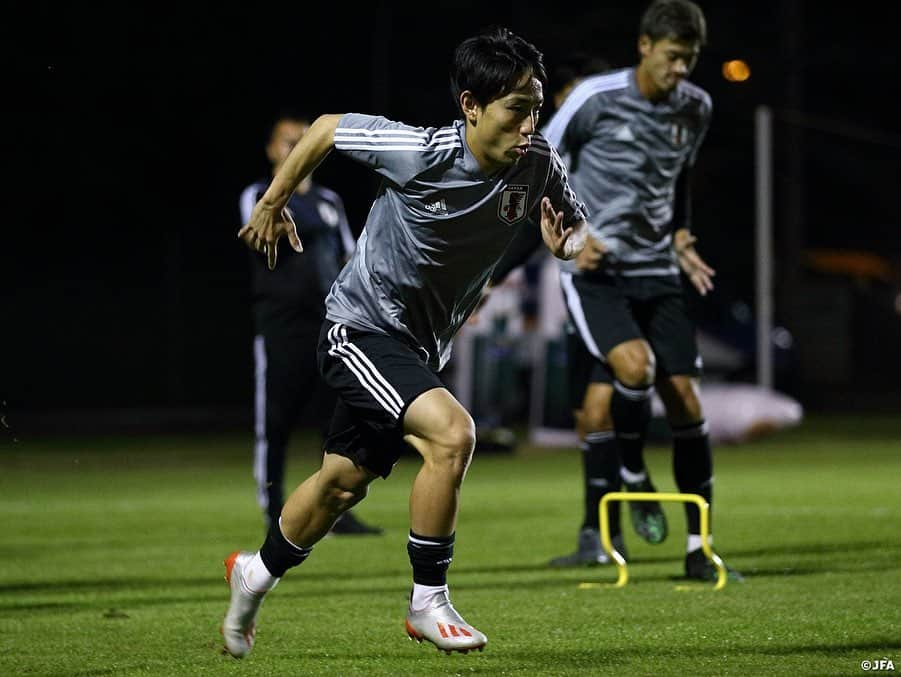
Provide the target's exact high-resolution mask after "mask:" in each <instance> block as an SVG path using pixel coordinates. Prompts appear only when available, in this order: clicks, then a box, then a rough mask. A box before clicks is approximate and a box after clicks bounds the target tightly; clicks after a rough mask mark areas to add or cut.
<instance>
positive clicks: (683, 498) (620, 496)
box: [598, 491, 728, 590]
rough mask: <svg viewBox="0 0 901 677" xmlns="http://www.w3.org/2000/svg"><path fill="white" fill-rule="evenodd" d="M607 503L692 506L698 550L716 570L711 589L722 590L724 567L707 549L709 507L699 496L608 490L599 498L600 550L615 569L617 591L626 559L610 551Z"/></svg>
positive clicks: (624, 573) (624, 578)
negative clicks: (696, 521)
mask: <svg viewBox="0 0 901 677" xmlns="http://www.w3.org/2000/svg"><path fill="white" fill-rule="evenodd" d="M611 501H660V502H664V501H668V502H676V503H695V504H696V505H697V506H698V510H699V511H700V513H701V548H702V549H703V551H704V555H706V556H707V559H708V560H710V561H711V562H713V565H714V566H715V567H716V585H715V586H714V588H713V589H714V590H722V589H723V588H724V587H725V586H726V579H727V578H728V575H727V574H726V565H725V564H723V560H721V559H720V557H719V555H717V554H716V553H715V552H713V548H711V547H710V542H709V540H710V506H709V505H708V503H707V501H706V500H704V497H703V496H700V495H698V494H677V493H670V494H667V493H660V494H658V493H656V492H642V491H636V492H634V493H632V492H628V491H612V492H610V493H609V494H605V495H604V497H603V498H601V503H600V506H599V508H598V510H599V511H600V520H601V545H603V546H604V550H606V551H607V554H608V555H610V557H611V558H613V561H614V562H616V567H617V569H618V570H619V577H618V578H617V581H616V583H615V586H616V587H617V588H621V587H623V586H624V585H625V584H626V583H627V582H628V581H629V572H628V569H627V568H626V559H625V558H624V557H623V556H622V555H621V554H620V553H619V552H618V551H617V550H615V549H614V547H613V543H612V542H611V540H610V526H609V524H608V523H607V522H608V521H607V514H608V511H609V505H610V502H611Z"/></svg>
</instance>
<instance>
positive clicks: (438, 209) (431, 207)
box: [425, 197, 447, 216]
mask: <svg viewBox="0 0 901 677" xmlns="http://www.w3.org/2000/svg"><path fill="white" fill-rule="evenodd" d="M425 208H426V211H430V212H432V214H440V215H442V216H443V215H446V214H447V203H446V202H445V201H444V198H443V197H440V198H438V199H437V200H434V201H433V202H426V203H425Z"/></svg>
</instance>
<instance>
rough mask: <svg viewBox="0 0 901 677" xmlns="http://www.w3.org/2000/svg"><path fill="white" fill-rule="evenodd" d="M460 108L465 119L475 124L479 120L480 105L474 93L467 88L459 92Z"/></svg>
mask: <svg viewBox="0 0 901 677" xmlns="http://www.w3.org/2000/svg"><path fill="white" fill-rule="evenodd" d="M460 110H462V111H463V117H465V118H466V121H467V122H469V123H470V124H472V125H473V126H475V124H476V123H477V122H478V120H479V114H480V113H481V110H482V107H481V106H480V105H479V102H478V101H476V97H475V95H474V94H473V93H472V92H471V91H469V90H468V89H466V90H464V91H462V92H461V93H460Z"/></svg>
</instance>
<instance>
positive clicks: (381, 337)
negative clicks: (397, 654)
mask: <svg viewBox="0 0 901 677" xmlns="http://www.w3.org/2000/svg"><path fill="white" fill-rule="evenodd" d="M545 79H546V76H545V70H544V64H543V58H542V55H541V53H540V52H539V51H538V50H537V49H536V48H535V47H534V46H533V45H531V44H530V43H528V42H526V41H525V40H523V39H522V38H520V37H518V36H516V35H514V34H513V33H511V32H510V31H508V30H506V29H502V28H500V29H496V30H494V31H492V32H488V33H484V34H481V35H478V36H476V37H472V38H469V39H467V40H465V41H464V42H462V43H461V44H460V45H459V46H458V47H457V49H456V50H455V52H454V59H453V64H452V76H451V85H452V88H453V92H454V95H455V99H456V102H457V104H458V106H459V109H460V112H461V113H462V117H463V119H462V120H457V121H456V122H454V123H453V124H451V125H449V126H446V127H440V128H435V127H429V128H420V127H411V126H409V125H405V124H402V123H399V122H392V121H390V120H386V119H385V118H382V117H373V116H369V115H359V114H353V113H351V114H346V115H323V116H321V117H319V118H318V119H316V120H315V121H314V123H313V124H312V126H311V127H310V129H309V130H308V131H307V133H306V134H305V135H304V136H303V138H302V139H301V140H300V142H299V143H298V144H297V145H296V146H295V148H294V150H293V151H292V152H291V154H290V155H289V157H288V159H287V160H286V161H285V162H284V164H283V165H282V166H281V168H280V169H279V171H278V172H277V173H276V175H275V177H274V179H273V181H272V183H271V184H270V186H269V188H268V189H267V190H266V192H265V194H264V195H263V197H262V198H261V199H260V201H259V202H258V203H257V205H256V206H255V207H254V210H253V213H252V215H251V217H250V220H249V221H248V223H247V224H246V225H245V226H244V227H243V228H242V229H241V230H240V231H239V233H238V234H239V236H240V237H241V239H242V240H244V242H245V243H246V244H247V245H248V246H250V247H251V248H252V249H255V250H256V251H258V252H261V253H263V254H265V255H266V257H267V259H268V262H269V266H270V267H274V266H275V263H276V246H277V242H278V240H279V238H281V237H282V236H286V237H287V238H288V240H289V242H290V243H291V244H292V246H293V247H294V248H295V249H296V250H298V251H300V250H301V243H300V240H299V238H298V236H297V233H296V231H295V228H294V224H293V222H292V220H291V217H290V214H288V213H287V212H286V211H285V209H284V208H285V205H286V204H287V201H288V198H289V196H290V195H291V194H292V193H293V192H294V189H295V187H296V186H297V184H298V182H300V181H301V180H303V178H304V177H306V176H307V175H308V174H310V172H312V171H313V169H314V168H315V167H316V166H317V165H318V164H319V163H320V162H321V161H322V160H323V159H324V158H325V157H326V155H327V154H328V153H329V152H330V150H331V149H332V147H334V148H335V149H337V151H338V152H340V153H342V154H344V155H347V156H349V157H351V158H353V159H355V160H357V161H359V162H362V163H363V164H365V165H367V166H369V167H371V168H372V169H373V170H375V171H376V172H378V173H379V174H380V175H381V176H382V178H383V179H384V181H383V183H382V187H381V189H380V191H379V193H378V195H377V197H376V199H375V201H374V202H373V205H372V208H371V210H370V212H369V216H368V218H367V221H366V225H365V228H364V230H363V233H362V234H361V236H360V239H359V240H358V243H357V247H356V249H355V251H354V254H353V257H352V258H351V260H350V262H349V263H348V264H347V265H346V266H345V267H344V269H343V270H342V271H341V273H340V275H339V276H338V278H337V280H336V281H335V284H334V285H333V286H332V289H331V291H330V293H329V295H328V298H327V299H326V321H325V322H324V323H323V326H322V330H321V334H320V343H319V352H318V359H319V368H320V372H321V373H322V375H323V377H324V378H325V380H326V382H327V383H329V384H330V385H331V386H332V388H333V389H335V391H336V392H337V393H338V395H339V402H338V404H337V406H336V409H335V412H334V417H333V419H332V424H331V430H330V433H329V436H328V438H327V439H326V441H325V444H324V449H325V453H324V456H323V460H322V465H321V467H320V469H319V470H318V471H317V472H316V473H314V474H313V475H312V476H311V477H309V478H308V479H307V480H306V481H304V482H303V483H302V484H301V485H300V486H299V487H298V488H297V489H296V490H295V491H294V493H292V494H291V496H289V497H288V499H287V501H286V503H285V506H284V508H283V509H282V513H281V517H280V519H279V521H278V522H276V523H274V524H273V525H272V526H271V528H270V530H269V534H268V535H267V537H266V539H265V542H264V543H263V545H262V547H261V548H260V550H259V551H257V552H255V553H254V552H235V553H232V554H231V555H230V556H229V558H228V559H227V560H226V577H227V579H228V581H229V586H230V588H231V603H230V605H229V608H228V612H227V613H226V615H225V619H224V621H223V624H222V633H223V635H224V638H225V648H226V650H227V651H228V652H229V653H230V654H231V655H232V656H235V657H242V656H246V655H247V654H248V653H249V652H250V650H251V649H252V648H253V643H254V632H255V623H256V616H257V611H258V610H259V608H260V605H261V603H262V601H263V599H264V596H265V595H266V593H267V592H268V591H269V590H271V589H272V588H273V587H274V586H275V585H276V583H277V582H278V581H279V579H280V578H281V577H282V576H283V575H284V574H285V572H286V571H287V570H288V569H290V568H291V567H295V566H297V565H299V564H301V563H302V562H303V561H304V560H305V559H306V558H307V557H308V556H309V555H310V552H311V551H312V549H313V546H314V545H315V544H316V543H317V542H318V541H319V540H320V539H321V538H322V537H323V536H324V535H325V534H326V533H327V532H328V530H329V528H330V527H331V525H332V524H333V523H334V521H335V520H336V519H337V518H338V517H339V516H340V515H341V514H342V513H344V512H345V511H346V510H348V509H350V508H351V507H352V506H353V505H355V504H356V503H358V502H359V501H361V500H362V499H363V498H364V497H365V496H366V494H367V491H368V486H369V484H370V483H371V482H372V481H373V480H374V479H375V478H376V477H387V476H388V475H389V474H390V472H391V469H392V467H393V466H394V464H395V463H396V462H397V460H398V459H399V457H400V455H401V453H402V450H403V446H404V445H405V444H407V445H410V446H411V447H413V448H414V449H415V450H416V451H417V452H418V453H419V454H420V455H421V456H422V466H421V468H420V470H419V473H418V474H417V476H416V478H415V480H414V482H413V487H412V491H411V494H410V508H409V509H410V535H409V539H408V542H407V552H408V554H409V557H410V563H411V565H412V569H413V588H412V594H411V599H410V605H409V609H408V612H407V617H406V630H407V633H408V634H409V636H410V637H411V638H412V639H416V640H419V641H422V640H428V641H429V642H432V643H433V644H434V645H435V646H437V647H438V648H439V649H441V650H445V651H448V652H450V651H469V650H472V649H481V648H483V647H484V646H485V643H486V642H487V638H486V637H485V635H484V634H483V633H482V632H480V631H479V630H477V629H476V628H474V627H473V626H472V625H470V624H469V623H467V622H466V621H465V620H464V619H463V618H462V617H461V616H460V614H459V613H457V611H456V610H455V609H454V607H453V606H452V605H451V602H450V597H449V593H448V588H447V570H448V567H449V565H450V563H451V560H452V558H453V550H454V538H455V529H456V520H457V506H458V500H459V494H460V487H461V484H462V482H463V478H464V475H465V474H466V470H467V468H468V466H469V462H470V460H471V457H472V451H473V445H474V435H475V430H474V424H473V421H472V418H471V417H470V415H469V413H468V412H467V411H466V410H465V409H464V408H463V406H462V405H460V403H459V402H457V400H456V399H454V397H453V396H452V395H451V394H450V393H449V392H448V391H447V390H446V389H445V388H444V387H443V384H442V382H441V381H440V380H439V378H438V376H437V372H438V371H439V370H440V369H441V368H442V367H443V366H444V365H445V364H446V362H447V360H448V358H449V356H450V347H451V339H452V337H453V336H454V334H455V333H456V332H457V330H458V329H459V328H460V327H461V326H462V325H463V323H464V322H465V321H466V319H467V317H468V316H469V315H470V313H471V312H472V310H473V308H474V307H475V306H476V304H477V303H478V300H479V298H480V296H481V293H482V288H483V287H484V285H485V282H486V280H487V279H488V276H489V274H490V272H491V269H492V268H493V267H494V265H495V263H496V261H497V260H498V258H499V257H500V256H501V254H502V253H503V251H504V249H505V248H506V246H507V244H508V243H509V242H510V240H511V239H512V237H513V235H514V233H515V231H516V229H517V227H518V226H519V225H520V224H521V223H522V222H523V221H524V220H528V221H531V222H533V223H535V224H536V226H537V227H538V228H540V231H541V235H542V238H543V240H544V242H545V244H546V246H547V247H548V249H549V250H550V251H551V252H552V253H553V254H554V255H555V256H558V257H560V258H572V257H574V256H576V255H577V254H578V253H579V251H580V250H581V247H582V246H583V244H584V233H585V227H584V224H585V222H584V213H583V208H582V205H581V203H579V202H578V201H577V199H576V197H575V195H574V194H573V192H572V191H571V190H570V188H569V185H568V180H567V177H566V171H565V169H564V167H563V163H562V162H561V161H560V159H559V157H558V156H557V154H556V152H555V151H554V150H553V149H552V148H551V147H550V146H548V144H547V143H546V142H545V140H544V139H543V138H542V137H541V136H540V135H539V134H537V133H536V128H537V124H538V111H539V109H540V107H541V104H542V101H543V93H542V92H543V86H544V85H543V83H544V81H545ZM557 206H560V207H561V210H560V211H556V207H557Z"/></svg>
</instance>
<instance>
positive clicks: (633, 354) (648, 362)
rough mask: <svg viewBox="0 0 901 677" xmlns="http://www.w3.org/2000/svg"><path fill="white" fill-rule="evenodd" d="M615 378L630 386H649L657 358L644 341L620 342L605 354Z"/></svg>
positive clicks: (653, 375) (654, 372)
mask: <svg viewBox="0 0 901 677" xmlns="http://www.w3.org/2000/svg"><path fill="white" fill-rule="evenodd" d="M607 358H608V361H609V363H610V366H611V367H612V368H613V373H614V375H615V376H616V378H617V380H618V381H619V382H620V383H622V384H623V385H625V386H629V387H632V388H638V387H645V386H649V385H651V384H652V383H653V382H654V378H655V375H656V372H657V359H656V357H655V356H654V351H653V350H651V346H650V345H648V343H647V342H646V341H642V340H635V341H627V342H626V343H621V344H619V345H618V346H616V347H615V348H613V350H611V351H610V354H609V355H608V356H607Z"/></svg>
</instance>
